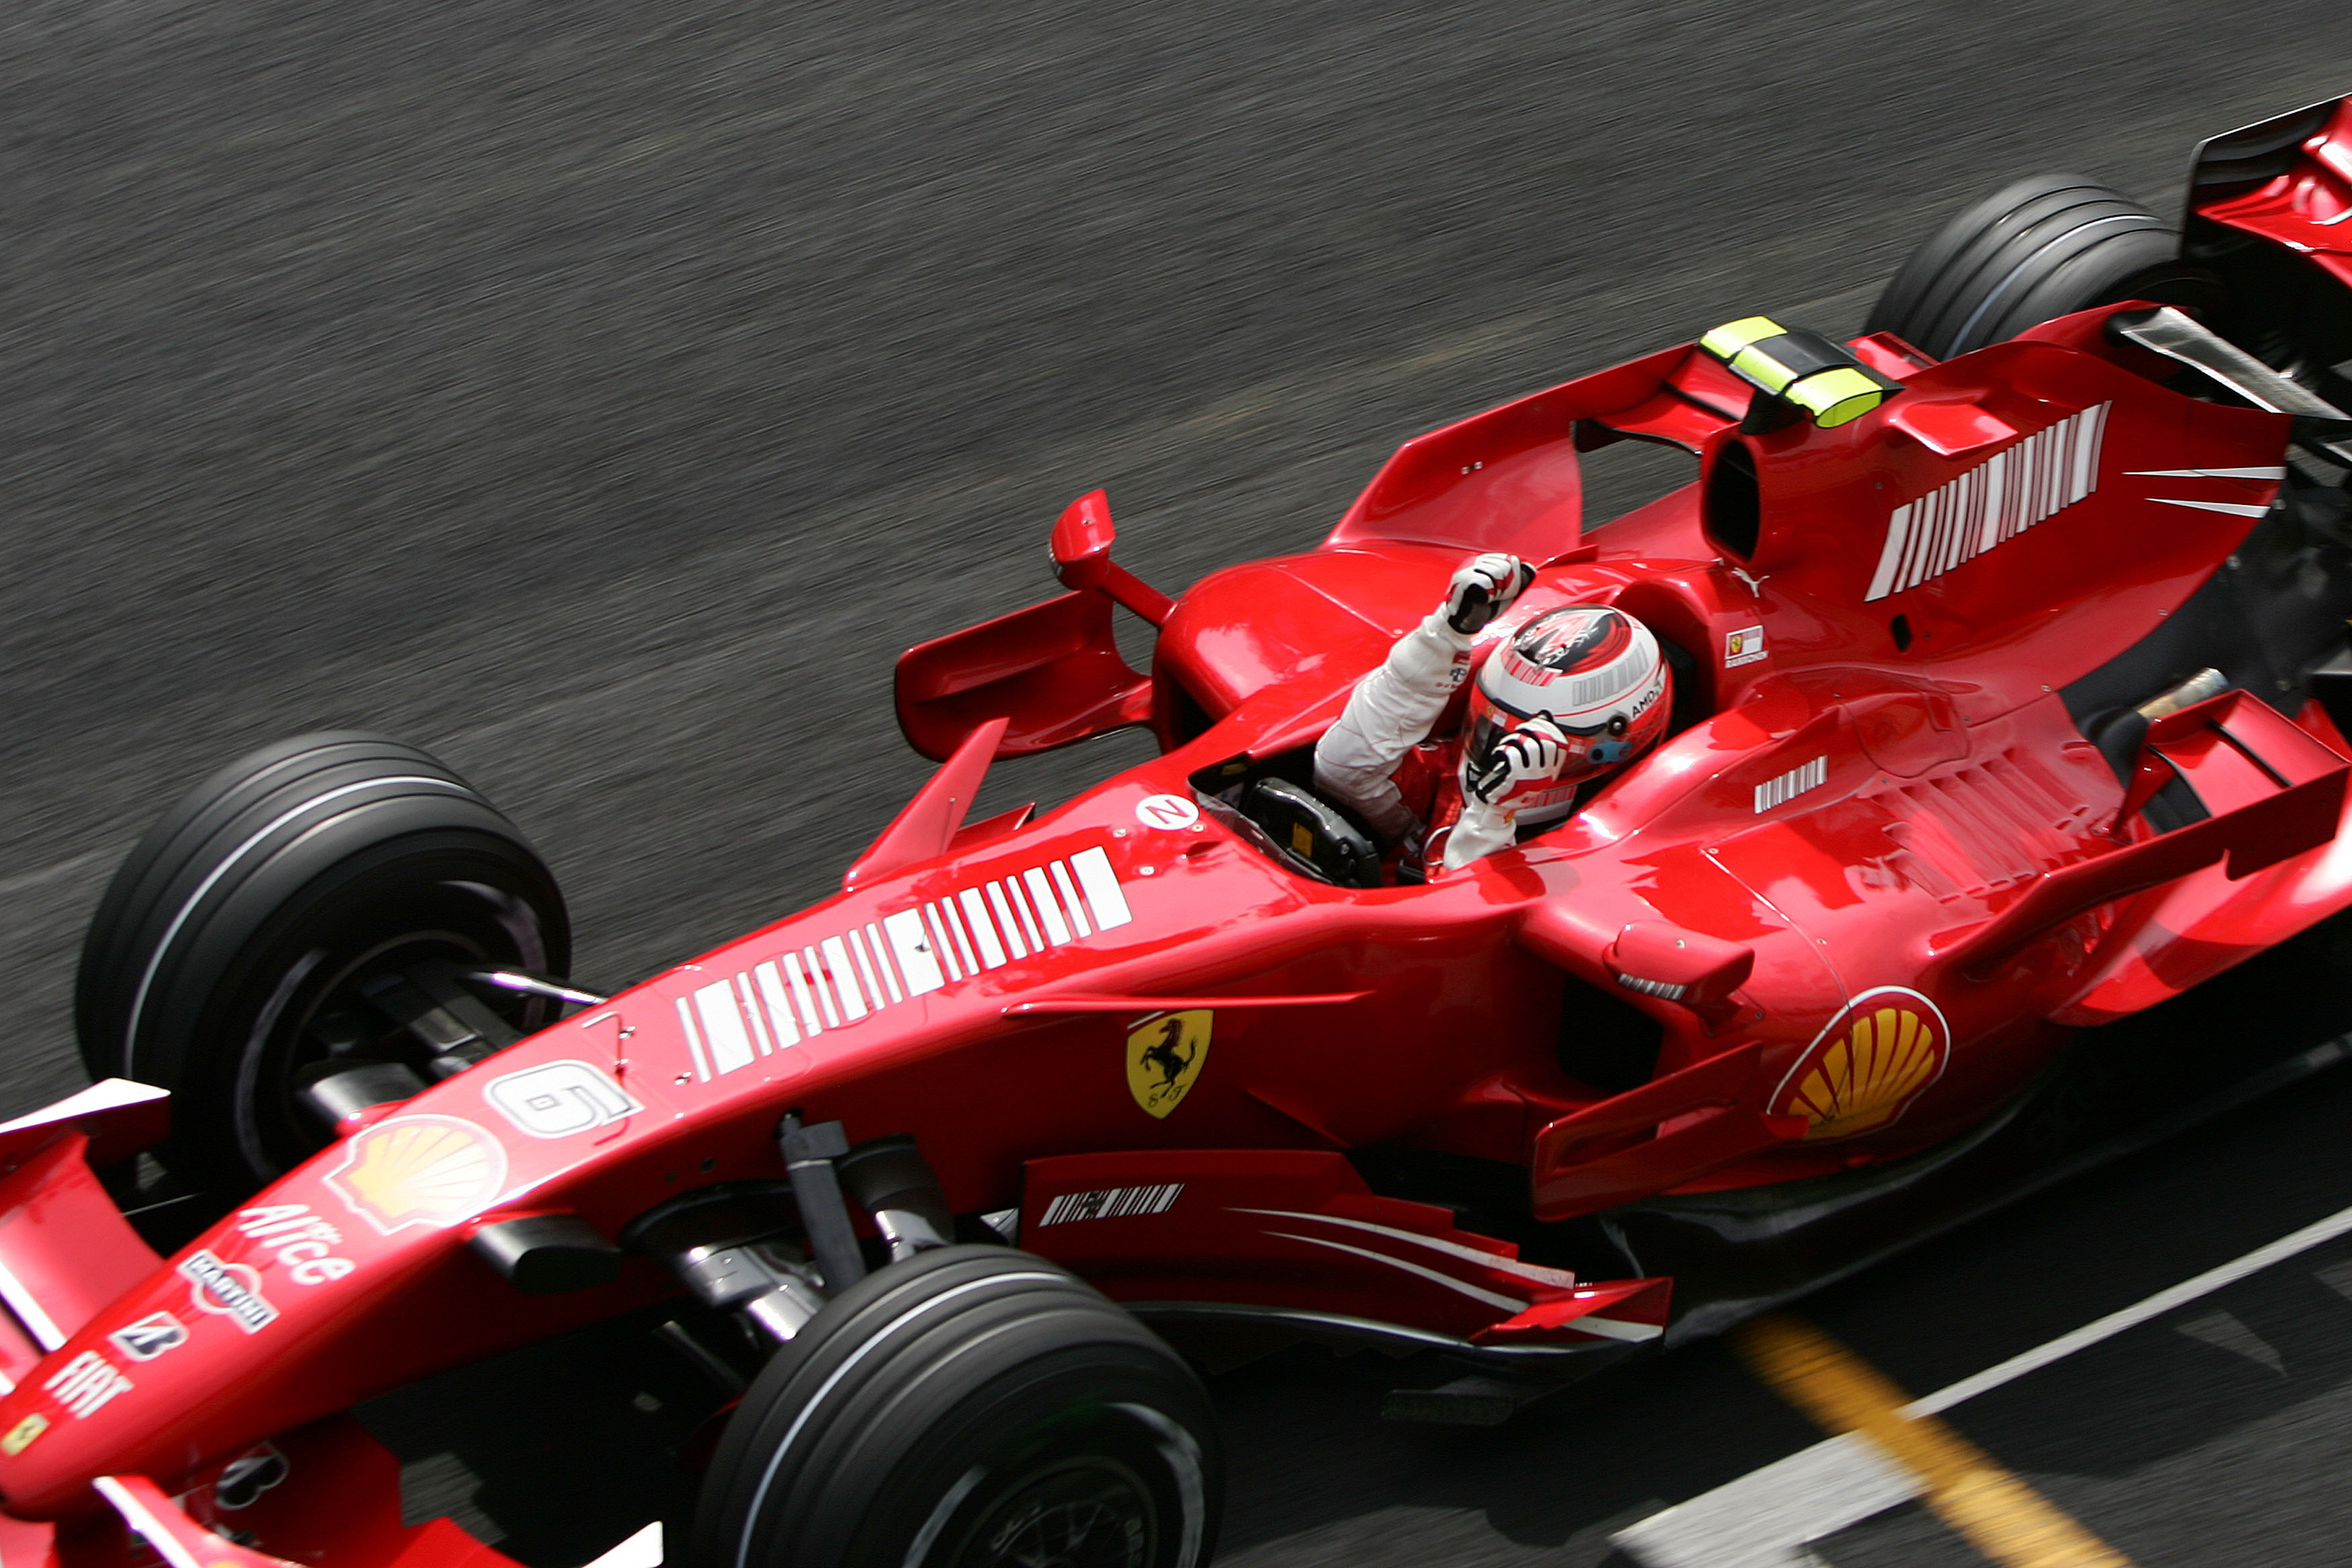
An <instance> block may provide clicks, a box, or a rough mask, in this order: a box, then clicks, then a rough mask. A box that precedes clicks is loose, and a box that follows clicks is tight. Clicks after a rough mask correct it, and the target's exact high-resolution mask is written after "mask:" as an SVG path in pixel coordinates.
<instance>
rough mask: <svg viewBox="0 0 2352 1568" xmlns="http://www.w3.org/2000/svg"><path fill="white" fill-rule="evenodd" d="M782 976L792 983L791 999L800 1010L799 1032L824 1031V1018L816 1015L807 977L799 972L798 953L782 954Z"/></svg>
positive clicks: (812, 1032)
mask: <svg viewBox="0 0 2352 1568" xmlns="http://www.w3.org/2000/svg"><path fill="white" fill-rule="evenodd" d="M783 963H784V977H785V978H786V979H787V980H790V981H791V982H792V983H793V1002H794V1003H795V1004H796V1005H798V1006H799V1008H800V1010H801V1032H802V1033H803V1034H809V1035H821V1034H823V1033H824V1019H822V1018H820V1017H819V1016H817V1010H816V998H815V997H814V996H811V995H810V994H809V983H808V977H807V976H805V975H803V973H801V961H800V955H799V954H798V953H792V952H788V953H786V954H784V960H783Z"/></svg>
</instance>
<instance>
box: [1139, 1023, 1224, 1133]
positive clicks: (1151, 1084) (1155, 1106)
mask: <svg viewBox="0 0 2352 1568" xmlns="http://www.w3.org/2000/svg"><path fill="white" fill-rule="evenodd" d="M1214 1016H1215V1015H1214V1014H1213V1013H1212V1012H1211V1011H1210V1010H1209V1009H1208V1008H1206V1007H1192V1008H1187V1009H1186V1010H1185V1011H1183V1012H1181V1013H1155V1014H1153V1015H1152V1016H1150V1017H1149V1018H1146V1019H1144V1020H1143V1021H1142V1022H1141V1023H1139V1024H1138V1025H1136V1026H1135V1027H1134V1028H1133V1029H1131V1030H1129V1032H1128V1037H1127V1088H1128V1092H1129V1093H1130V1094H1132V1095H1134V1096H1135V1103H1136V1104H1138V1105H1139V1106H1141V1107H1143V1109H1144V1110H1147V1111H1149V1112H1150V1114H1152V1115H1153V1116H1166V1115H1167V1114H1168V1113H1169V1112H1170V1111H1171V1110H1175V1109H1176V1107H1177V1106H1178V1105H1180V1104H1181V1103H1182V1102H1183V1100H1184V1096H1185V1095H1186V1094H1188V1093H1190V1092H1191V1091H1192V1084H1193V1081H1194V1080H1195V1079H1198V1078H1199V1077H1200V1076H1201V1064H1202V1062H1205V1061H1207V1060H1208V1059H1209V1026H1210V1023H1211V1021H1212V1019H1213V1017H1214Z"/></svg>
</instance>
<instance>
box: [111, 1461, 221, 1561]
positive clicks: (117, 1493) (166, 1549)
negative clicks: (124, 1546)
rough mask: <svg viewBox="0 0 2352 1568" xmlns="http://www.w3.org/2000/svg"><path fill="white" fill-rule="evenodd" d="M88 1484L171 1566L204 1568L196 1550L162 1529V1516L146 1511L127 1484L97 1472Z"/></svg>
mask: <svg viewBox="0 0 2352 1568" xmlns="http://www.w3.org/2000/svg"><path fill="white" fill-rule="evenodd" d="M89 1484H90V1485H91V1486H93V1487H95V1488H97V1489H98V1492H99V1495H100V1497H103V1498H104V1499H106V1500H107V1501H109V1502H110V1503H112V1504H113V1505H114V1511H115V1512H117V1513H119V1514H121V1516H122V1522H123V1523H125V1524H127V1525H129V1526H130V1527H131V1529H132V1530H133V1531H136V1532H137V1533H138V1534H139V1536H140V1537H141V1538H142V1539H143V1540H144V1541H145V1542H147V1544H148V1545H150V1546H152V1547H153V1548H154V1549H155V1552H156V1554H157V1555H158V1556H160V1557H162V1558H163V1561H164V1562H166V1563H170V1564H171V1565H172V1568H204V1564H203V1563H199V1562H198V1561H197V1560H196V1554H195V1553H194V1552H191V1551H189V1550H188V1548H187V1546H186V1545H185V1544H184V1542H182V1541H181V1540H180V1538H179V1537H178V1536H176V1535H174V1534H173V1533H172V1532H171V1531H169V1530H168V1529H166V1528H165V1527H164V1525H163V1521H162V1520H159V1519H157V1518H156V1517H155V1516H154V1515H153V1514H152V1513H150V1512H148V1511H147V1510H146V1508H145V1507H144V1506H143V1505H142V1503H141V1502H140V1501H139V1500H138V1499H137V1498H134V1497H132V1496H131V1489H130V1488H128V1487H126V1486H124V1485H123V1484H122V1483H121V1481H119V1480H117V1479H115V1478H114V1477H112V1476H100V1477H98V1478H96V1479H93V1480H92V1481H91V1482H90V1483H89Z"/></svg>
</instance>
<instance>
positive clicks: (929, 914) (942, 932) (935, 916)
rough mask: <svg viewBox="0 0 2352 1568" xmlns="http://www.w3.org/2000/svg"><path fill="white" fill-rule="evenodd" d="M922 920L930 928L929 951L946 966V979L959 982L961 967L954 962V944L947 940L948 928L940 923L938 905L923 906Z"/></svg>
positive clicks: (961, 975)
mask: <svg viewBox="0 0 2352 1568" xmlns="http://www.w3.org/2000/svg"><path fill="white" fill-rule="evenodd" d="M923 920H924V922H925V923H926V924H928V925H929V927H930V928H931V951H932V952H936V953H938V954H939V955H940V963H943V964H945V965H946V966H947V972H948V978H949V979H950V980H961V979H962V978H963V965H962V964H961V963H957V962H956V951H955V943H954V942H950V941H949V940H948V928H947V927H945V926H943V925H941V924H940V907H939V905H937V904H925V905H924V906H923Z"/></svg>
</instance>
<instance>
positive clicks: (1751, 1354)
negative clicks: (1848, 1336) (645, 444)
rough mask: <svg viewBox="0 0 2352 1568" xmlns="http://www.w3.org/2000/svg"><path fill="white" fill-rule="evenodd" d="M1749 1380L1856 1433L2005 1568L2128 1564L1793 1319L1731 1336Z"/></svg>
mask: <svg viewBox="0 0 2352 1568" xmlns="http://www.w3.org/2000/svg"><path fill="white" fill-rule="evenodd" d="M1731 1343H1732V1348H1733V1349H1735V1350H1736V1351H1738V1352H1739V1354H1740V1356H1741V1358H1742V1359H1743V1360H1745V1361H1746V1362H1747V1363H1748V1366H1749V1367H1751V1368H1752V1369H1753V1370H1754V1371H1755V1373H1756V1375H1757V1376H1759V1378H1761V1379H1763V1380H1764V1382H1765V1383H1766V1384H1768V1385H1769V1386H1770V1387H1771V1389H1772V1391H1773V1392H1774V1393H1776V1394H1780V1397H1781V1398H1783V1399H1785V1400H1787V1401H1788V1402H1789V1403H1790V1404H1791V1405H1795V1406H1796V1407H1797V1408H1798V1409H1800V1410H1801V1411H1803V1412H1804V1413H1805V1414H1806V1415H1809V1416H1811V1417H1812V1419H1813V1420H1814V1421H1815V1422H1816V1423H1818V1424H1819V1425H1820V1426H1822V1427H1823V1428H1824V1429H1826V1430H1828V1431H1830V1432H1832V1433H1839V1434H1843V1433H1847V1432H1859V1433H1861V1434H1862V1435H1863V1436H1865V1437H1867V1438H1869V1439H1870V1440H1871V1441H1872V1442H1873V1443H1874V1444H1876V1445H1877V1446H1878V1447H1880V1448H1881V1449H1883V1450H1885V1453H1886V1455H1887V1457H1888V1458H1891V1459H1893V1460H1894V1461H1895V1463H1896V1464H1899V1465H1901V1466H1903V1467H1904V1468H1906V1469H1908V1470H1909V1471H1911V1472H1912V1474H1914V1475H1916V1476H1917V1477H1918V1478H1919V1480H1920V1483H1921V1487H1922V1489H1923V1491H1924V1493H1925V1500H1926V1501H1927V1506H1928V1507H1929V1508H1931V1509H1933V1510H1935V1511H1936V1514H1937V1517H1938V1518H1940V1519H1941V1520H1943V1521H1944V1522H1945V1523H1946V1524H1948V1525H1950V1526H1951V1527H1952V1528H1953V1529H1954V1530H1956V1531H1959V1532H1960V1534H1962V1535H1964V1536H1966V1537H1967V1538H1968V1540H1969V1543H1970V1544H1971V1545H1973V1546H1975V1547H1976V1549H1977V1550H1978V1551H1979V1552H1983V1553H1984V1554H1985V1555H1986V1556H1987V1557H1990V1558H1991V1559H1992V1560H1993V1561H1994V1562H1996V1563H2008V1564H2010V1565H2011V1568H2131V1562H2130V1560H2129V1559H2128V1558H2126V1557H2125V1556H2124V1555H2123V1554H2122V1553H2121V1552H2117V1551H2116V1550H2115V1549H2114V1548H2113V1547H2111V1546H2108V1545H2107V1544H2106V1543H2105V1542H2103V1541H2101V1540H2099V1538H2098V1537H2096V1536H2095V1535H2093V1534H2092V1533H2091V1532H2090V1531H2087V1530H2084V1528H2083V1527H2082V1526H2081V1525H2079V1524H2077V1523H2075V1522H2074V1520H2072V1519H2070V1518H2069V1517H2067V1516H2066V1515H2065V1514H2064V1513H2062V1512H2060V1511H2059V1510H2058V1509H2056V1508H2055V1507H2053V1505H2052V1504H2051V1503H2050V1501H2049V1500H2047V1499H2045V1498H2044V1497H2042V1494H2041V1493H2039V1492H2037V1491H2035V1490H2034V1489H2032V1487H2030V1486H2028V1485H2026V1484H2025V1483H2024V1482H2023V1481H2022V1480H2020V1479H2018V1478H2017V1477H2015V1476H2013V1475H2011V1474H2010V1473H2009V1471H2007V1470H2005V1469H2003V1468H2001V1467H2000V1465H1999V1464H1998V1463H1996V1462H1995V1461H1994V1460H1993V1458H1992V1457H1991V1456H1990V1455H1989V1454H1987V1453H1986V1452H1985V1451H1984V1450H1983V1449H1981V1448H1979V1447H1977V1446H1976V1445H1975V1444H1974V1443H1971V1442H1969V1440H1968V1439H1967V1438H1966V1437H1963V1436H1960V1435H1959V1434H1958V1432H1955V1431H1953V1430H1952V1429H1951V1428H1950V1427H1949V1426H1945V1425H1944V1424H1943V1423H1942V1422H1941V1421H1938V1420H1937V1419H1936V1418H1935V1417H1934V1416H1932V1415H1921V1416H1916V1417H1908V1418H1906V1416H1905V1415H1903V1407H1904V1406H1905V1405H1908V1404H1909V1403H1910V1402H1911V1397H1910V1395H1909V1394H1905V1393H1904V1392H1903V1391H1902V1390H1901V1389H1900V1388H1897V1387H1896V1386H1895V1384H1893V1383H1892V1382H1890V1381H1888V1379H1887V1378H1886V1376H1885V1374H1884V1373H1881V1372H1879V1371H1878V1369H1877V1368H1875V1367H1874V1366H1872V1365H1871V1364H1870V1363H1867V1362H1865V1361H1864V1360H1863V1359H1862V1358H1861V1357H1860V1356H1857V1355H1855V1354H1854V1353H1853V1352H1852V1351H1849V1350H1847V1349H1846V1348H1845V1347H1844V1346H1843V1345H1842V1344H1840V1343H1838V1342H1837V1341H1835V1340H1833V1339H1832V1338H1831V1337H1830V1336H1829V1335H1827V1334H1825V1333H1823V1332H1822V1331H1821V1330H1819V1329H1817V1328H1815V1327H1813V1326H1812V1325H1811V1323H1808V1322H1806V1321H1803V1320H1802V1319H1800V1318H1793V1317H1788V1316H1785V1315H1783V1316H1778V1317H1770V1318H1762V1319H1759V1320H1758V1321H1755V1322H1753V1323H1750V1324H1748V1326H1747V1327H1745V1328H1743V1329H1740V1330H1738V1331H1737V1332H1735V1333H1734V1334H1733V1335H1732V1336H1731Z"/></svg>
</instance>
